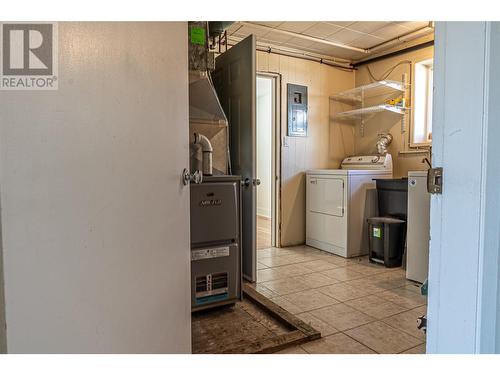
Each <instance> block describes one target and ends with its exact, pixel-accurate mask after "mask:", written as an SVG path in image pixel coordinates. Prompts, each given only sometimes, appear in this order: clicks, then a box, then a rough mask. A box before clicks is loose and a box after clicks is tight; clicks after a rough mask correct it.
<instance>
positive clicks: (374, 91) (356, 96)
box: [330, 80, 407, 103]
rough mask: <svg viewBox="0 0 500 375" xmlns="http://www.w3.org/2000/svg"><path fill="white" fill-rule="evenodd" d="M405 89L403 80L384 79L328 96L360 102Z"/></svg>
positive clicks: (339, 99)
mask: <svg viewBox="0 0 500 375" xmlns="http://www.w3.org/2000/svg"><path fill="white" fill-rule="evenodd" d="M406 89H407V85H406V84H405V83H404V82H399V81H391V80H384V81H378V82H373V83H370V84H368V85H363V86H358V87H355V88H353V89H350V90H346V91H342V92H339V93H337V94H335V95H332V96H330V99H333V100H338V101H347V102H354V103H362V102H363V100H365V99H368V98H373V97H376V96H382V95H389V94H393V93H395V92H401V93H404V92H405V91H406Z"/></svg>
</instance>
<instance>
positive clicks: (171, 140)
mask: <svg viewBox="0 0 500 375" xmlns="http://www.w3.org/2000/svg"><path fill="white" fill-rule="evenodd" d="M58 26H59V28H58V35H59V52H60V53H59V59H58V61H59V79H60V81H61V84H60V85H59V90H58V91H25V92H23V93H20V92H18V91H17V92H14V91H6V90H0V113H1V117H2V120H1V121H0V134H1V136H0V171H1V178H0V190H1V202H2V210H1V220H0V221H1V231H2V235H3V242H2V244H3V246H4V249H9V251H5V252H3V265H4V271H5V272H4V278H1V279H0V280H3V279H5V308H6V313H7V314H6V316H7V322H6V324H7V327H8V330H7V344H8V348H7V349H8V352H9V353H189V352H190V351H191V304H190V298H189V296H190V261H189V249H190V243H189V187H188V186H184V185H183V184H182V183H181V172H182V170H183V168H188V167H189V152H188V139H189V134H188V85H187V77H188V68H187V67H188V61H187V56H188V51H187V43H186V35H188V28H187V22H182V23H181V22H158V23H153V22H145V23H141V22H125V23H121V22H98V23H94V22H92V23H91V22H62V23H59V25H58ZM0 27H1V25H0ZM131 36H133V37H131ZM90 46H95V48H88V47H90ZM167 88H168V89H167ZM21 94H22V95H21ZM21 98H22V100H20V99H21ZM75 103H78V105H75ZM34 119H36V121H35V120H34ZM1 254H2V251H1V249H0V255H1ZM0 263H2V261H1V259H0ZM1 286H2V285H1V281H0V288H1ZM0 304H1V303H0ZM0 308H1V306H0ZM0 324H2V326H3V327H5V324H4V323H0ZM1 335H2V331H1V330H0V336H1ZM0 340H1V338H0ZM0 346H1V345H0ZM0 349H1V348H0Z"/></svg>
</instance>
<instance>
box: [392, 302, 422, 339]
mask: <svg viewBox="0 0 500 375" xmlns="http://www.w3.org/2000/svg"><path fill="white" fill-rule="evenodd" d="M426 310H427V308H426V307H425V306H421V307H417V308H416V309H412V310H409V311H406V312H403V313H400V314H397V315H394V316H390V317H387V318H385V319H384V320H383V321H384V322H385V323H387V324H389V325H390V326H391V327H394V328H397V329H399V330H401V331H404V332H406V333H408V334H410V335H412V336H415V337H416V338H419V339H422V340H425V334H424V332H423V331H422V330H420V329H418V328H417V319H418V317H420V316H422V315H424V314H425V313H426Z"/></svg>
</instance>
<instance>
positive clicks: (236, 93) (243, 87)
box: [212, 35, 258, 282]
mask: <svg viewBox="0 0 500 375" xmlns="http://www.w3.org/2000/svg"><path fill="white" fill-rule="evenodd" d="M215 67H216V68H215V71H214V72H213V75H212V78H213V82H214V85H215V89H216V91H217V94H218V96H219V99H220V102H221V104H222V108H223V109H224V112H225V113H226V116H227V119H228V121H229V147H230V155H231V173H232V174H234V175H240V176H241V179H242V182H243V187H242V190H241V191H242V210H241V211H242V258H243V276H244V277H245V278H246V279H248V280H249V281H252V282H253V281H256V273H257V271H256V268H257V267H256V264H257V260H256V258H257V254H256V228H255V217H256V204H255V203H256V202H255V198H256V184H257V181H258V180H257V179H256V167H255V166H256V160H255V153H256V151H255V145H256V142H255V138H256V124H255V118H256V111H255V101H256V99H255V97H256V88H255V86H256V70H255V36H254V35H250V36H248V37H247V38H246V39H244V40H242V41H241V42H240V43H238V44H237V45H235V46H234V47H232V48H231V49H229V50H228V51H227V52H224V53H223V54H222V55H220V56H219V57H218V58H217V60H216V62H215Z"/></svg>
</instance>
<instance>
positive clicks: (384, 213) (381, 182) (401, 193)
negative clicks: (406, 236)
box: [375, 178, 408, 221]
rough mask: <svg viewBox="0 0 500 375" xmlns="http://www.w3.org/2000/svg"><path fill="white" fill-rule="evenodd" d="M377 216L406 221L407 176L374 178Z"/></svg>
mask: <svg viewBox="0 0 500 375" xmlns="http://www.w3.org/2000/svg"><path fill="white" fill-rule="evenodd" d="M375 183H376V185H377V196H378V216H380V217H396V218H398V219H402V220H405V221H406V218H407V215H408V178H397V179H375Z"/></svg>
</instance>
